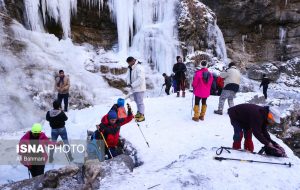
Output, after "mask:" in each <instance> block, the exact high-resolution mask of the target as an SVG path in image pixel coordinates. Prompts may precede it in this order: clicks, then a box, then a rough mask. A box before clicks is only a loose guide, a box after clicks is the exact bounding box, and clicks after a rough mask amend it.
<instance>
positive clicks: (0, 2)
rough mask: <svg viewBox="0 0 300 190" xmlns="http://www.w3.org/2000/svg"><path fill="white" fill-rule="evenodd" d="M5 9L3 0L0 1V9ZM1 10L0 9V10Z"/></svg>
mask: <svg viewBox="0 0 300 190" xmlns="http://www.w3.org/2000/svg"><path fill="white" fill-rule="evenodd" d="M3 7H5V3H4V0H0V8H3ZM0 10H1V9H0Z"/></svg>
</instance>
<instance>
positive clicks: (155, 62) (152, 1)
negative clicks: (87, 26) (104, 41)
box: [24, 0, 179, 74]
mask: <svg viewBox="0 0 300 190" xmlns="http://www.w3.org/2000/svg"><path fill="white" fill-rule="evenodd" d="M81 1H83V2H84V3H86V4H87V5H88V6H90V7H91V6H97V5H98V6H99V11H100V9H101V8H103V3H104V1H103V0H81ZM24 2H25V9H26V15H27V20H28V26H29V28H31V29H32V30H35V31H44V24H45V23H46V22H47V20H46V18H47V16H49V17H50V18H52V19H54V20H55V21H56V23H60V24H61V27H62V29H63V32H64V38H67V37H69V36H70V32H71V29H70V22H71V15H72V14H75V13H76V10H77V0H63V1H61V0H41V1H40V0H24ZM177 2H178V0H126V2H125V1H124V0H108V2H107V3H108V7H109V8H110V11H111V14H112V19H113V20H114V21H115V23H116V25H117V28H118V51H119V56H120V59H121V60H124V59H125V58H126V57H127V56H128V55H133V56H136V57H137V58H138V59H140V60H142V61H144V62H147V63H150V65H151V67H152V68H154V69H157V70H158V71H160V72H167V73H168V74H170V73H171V70H172V65H173V64H174V63H175V57H176V55H177V54H178V52H179V48H178V46H179V43H178V40H177V27H176V14H175V6H176V3H177ZM40 8H41V11H40Z"/></svg>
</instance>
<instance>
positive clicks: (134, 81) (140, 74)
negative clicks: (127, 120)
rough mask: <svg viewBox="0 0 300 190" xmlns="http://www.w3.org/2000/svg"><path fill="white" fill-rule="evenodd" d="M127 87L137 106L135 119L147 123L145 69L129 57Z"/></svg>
mask: <svg viewBox="0 0 300 190" xmlns="http://www.w3.org/2000/svg"><path fill="white" fill-rule="evenodd" d="M126 62H127V63H128V65H129V66H128V72H127V85H128V86H129V87H130V88H131V91H132V95H133V98H134V101H135V103H136V106H137V114H136V115H135V119H136V121H137V122H141V121H145V105H144V93H145V91H146V77H145V70H144V67H143V66H142V65H141V63H140V62H138V61H137V60H136V59H134V58H133V57H128V58H127V60H126Z"/></svg>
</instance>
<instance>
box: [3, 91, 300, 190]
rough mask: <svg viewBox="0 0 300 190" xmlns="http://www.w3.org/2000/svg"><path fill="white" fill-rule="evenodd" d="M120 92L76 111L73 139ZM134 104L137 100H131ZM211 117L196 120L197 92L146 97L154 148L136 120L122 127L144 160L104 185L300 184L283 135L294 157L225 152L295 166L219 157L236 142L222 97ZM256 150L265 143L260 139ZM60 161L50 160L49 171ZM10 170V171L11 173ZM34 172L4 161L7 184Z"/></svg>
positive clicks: (213, 101)
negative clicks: (222, 148) (222, 111)
mask: <svg viewBox="0 0 300 190" xmlns="http://www.w3.org/2000/svg"><path fill="white" fill-rule="evenodd" d="M251 97H253V93H246V94H243V93H239V94H238V95H237V99H236V100H235V103H236V104H237V103H242V102H245V101H246V100H248V99H250V98H251ZM116 99H117V97H114V98H112V99H111V101H107V102H106V103H104V104H101V105H97V106H94V107H90V108H87V109H84V110H80V111H78V110H70V111H69V112H68V113H67V114H68V117H69V120H68V122H67V124H66V127H67V130H68V135H69V138H70V139H71V141H72V139H85V138H86V130H87V129H90V128H91V129H93V128H94V126H95V124H97V123H99V122H100V119H101V117H102V116H103V115H104V114H105V113H107V111H108V109H109V108H110V107H111V105H112V104H113V103H114V102H115V101H116ZM129 103H132V107H133V109H134V111H135V110H136V109H135V104H134V103H133V102H131V101H129ZM207 104H208V110H207V114H206V117H205V121H201V122H194V121H192V120H191V117H192V116H191V108H192V94H190V93H188V94H187V97H186V98H181V97H180V98H176V97H175V94H173V95H171V96H163V97H158V98H146V99H145V105H146V113H145V115H146V121H145V122H142V123H140V126H141V129H142V130H143V132H144V134H145V137H146V139H147V141H148V142H149V144H150V148H148V147H147V145H146V143H145V141H144V139H143V137H142V135H141V133H140V131H139V129H138V128H137V125H136V123H135V122H134V121H132V122H131V123H129V124H127V125H125V126H123V127H122V128H121V135H122V136H123V137H124V138H126V139H127V140H128V141H130V142H131V143H132V144H133V146H134V147H135V148H136V149H137V151H138V157H139V159H140V160H142V161H143V162H144V164H143V165H142V166H140V167H138V168H135V169H134V171H133V172H132V173H129V174H125V175H124V174H123V175H113V176H111V177H109V178H105V179H104V180H102V182H101V184H102V185H101V189H147V188H149V187H152V186H155V185H157V186H156V187H153V188H152V189H251V190H252V189H300V175H299V171H300V160H299V158H297V157H296V156H294V154H293V152H292V151H291V150H290V149H289V148H288V147H287V146H286V145H285V144H283V142H282V141H281V140H279V139H277V138H276V137H275V136H273V135H272V138H273V139H274V140H275V141H276V142H278V143H279V144H280V145H281V146H283V147H284V148H285V150H286V152H287V155H288V157H289V158H273V157H272V158H267V157H263V156H259V155H253V154H250V153H243V152H236V151H232V153H231V154H229V153H225V152H224V153H223V154H222V155H221V156H223V157H230V158H241V159H252V160H260V161H270V162H280V163H281V162H282V163H288V162H291V163H293V164H294V165H293V166H292V167H291V168H289V167H287V166H281V165H268V164H258V163H247V162H237V161H222V162H219V161H216V160H214V159H213V157H214V156H216V155H215V151H216V148H217V147H220V146H231V144H232V135H233V129H232V126H231V125H230V121H229V117H228V115H227V114H226V112H225V114H224V115H223V116H219V115H215V114H213V110H214V109H216V108H217V104H218V97H214V96H211V97H210V98H209V99H208V102H207ZM226 108H227V105H226ZM44 131H45V132H46V134H47V135H48V136H50V131H51V129H50V127H49V125H48V123H46V122H45V123H44ZM22 134H23V132H21V131H20V132H16V133H13V134H12V133H6V134H4V133H3V134H2V135H1V138H2V139H19V138H20V137H21V136H22ZM254 144H255V151H259V150H260V148H261V147H262V144H260V143H259V142H258V141H257V140H256V139H254ZM56 167H58V166H53V165H47V166H46V170H49V169H52V168H56ZM7 171H9V175H7ZM27 177H28V174H27V170H26V168H25V167H23V166H14V167H12V166H0V179H1V183H5V182H7V180H20V179H26V178H27Z"/></svg>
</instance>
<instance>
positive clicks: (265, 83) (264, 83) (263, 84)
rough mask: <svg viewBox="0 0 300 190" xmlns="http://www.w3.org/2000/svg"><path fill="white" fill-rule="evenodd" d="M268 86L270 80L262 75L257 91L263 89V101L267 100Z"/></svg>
mask: <svg viewBox="0 0 300 190" xmlns="http://www.w3.org/2000/svg"><path fill="white" fill-rule="evenodd" d="M269 84H270V79H269V78H268V77H267V76H266V74H263V78H262V81H261V83H260V86H259V89H260V88H261V87H263V94H264V97H265V99H267V98H268V94H267V91H268V87H269Z"/></svg>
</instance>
